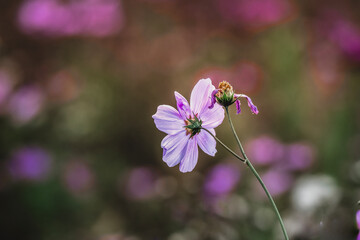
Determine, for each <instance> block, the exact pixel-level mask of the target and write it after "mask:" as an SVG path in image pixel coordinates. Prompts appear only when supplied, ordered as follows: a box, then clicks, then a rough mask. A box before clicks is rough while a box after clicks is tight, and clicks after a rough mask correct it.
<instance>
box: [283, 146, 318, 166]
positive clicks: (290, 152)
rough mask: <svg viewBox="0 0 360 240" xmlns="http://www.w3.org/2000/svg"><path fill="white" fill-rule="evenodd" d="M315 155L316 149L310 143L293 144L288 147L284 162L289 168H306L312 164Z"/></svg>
mask: <svg viewBox="0 0 360 240" xmlns="http://www.w3.org/2000/svg"><path fill="white" fill-rule="evenodd" d="M314 155H315V153H314V149H313V148H312V147H311V146H310V145H308V144H303V143H295V144H291V145H289V146H288V147H287V149H286V155H285V157H284V159H283V160H284V162H283V164H284V165H285V168H286V169H288V170H304V169H306V168H308V167H310V166H311V164H312V163H313V161H314Z"/></svg>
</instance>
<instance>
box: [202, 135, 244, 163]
mask: <svg viewBox="0 0 360 240" xmlns="http://www.w3.org/2000/svg"><path fill="white" fill-rule="evenodd" d="M201 129H203V130H205V131H207V132H208V133H209V134H210V135H211V136H212V137H213V138H214V139H215V140H216V141H217V142H218V143H220V145H221V146H223V147H224V148H225V149H226V150H228V151H229V152H230V153H231V154H232V155H233V156H234V157H236V158H237V159H239V160H240V161H242V162H245V159H243V158H242V157H240V156H239V155H237V154H236V153H235V152H234V151H233V150H231V149H230V148H229V147H228V146H226V145H225V144H224V143H223V142H222V141H221V140H220V139H218V138H217V137H216V136H215V135H214V134H212V133H211V132H210V131H209V130H207V129H206V128H201Z"/></svg>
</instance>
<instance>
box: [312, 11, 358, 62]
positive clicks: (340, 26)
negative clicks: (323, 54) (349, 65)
mask: <svg viewBox="0 0 360 240" xmlns="http://www.w3.org/2000/svg"><path fill="white" fill-rule="evenodd" d="M320 16H321V17H319V19H318V21H317V22H315V23H316V24H314V26H315V30H314V31H315V33H316V34H321V35H322V36H323V37H325V38H326V39H327V40H328V41H330V42H332V43H333V44H335V45H336V47H337V48H339V49H340V50H341V51H342V52H343V53H344V54H345V55H346V56H348V57H349V58H351V59H353V60H355V61H360V28H359V27H358V26H356V25H355V24H354V23H353V22H351V21H350V20H349V19H348V18H347V17H345V16H346V15H345V14H342V13H340V12H339V11H338V10H337V9H325V10H323V12H322V14H320Z"/></svg>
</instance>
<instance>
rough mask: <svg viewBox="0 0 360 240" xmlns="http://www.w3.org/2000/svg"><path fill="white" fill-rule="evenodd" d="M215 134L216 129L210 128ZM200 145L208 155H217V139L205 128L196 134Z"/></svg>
mask: <svg viewBox="0 0 360 240" xmlns="http://www.w3.org/2000/svg"><path fill="white" fill-rule="evenodd" d="M208 130H209V131H210V132H211V133H212V134H214V135H215V130H214V129H208ZM194 137H196V140H197V143H198V145H199V147H200V148H201V149H202V150H203V151H204V152H205V153H206V154H208V155H210V156H215V153H216V140H215V139H214V138H213V137H212V136H211V135H210V134H209V133H208V132H207V131H205V130H202V131H201V132H200V133H199V134H197V135H195V136H194Z"/></svg>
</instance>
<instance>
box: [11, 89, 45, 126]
mask: <svg viewBox="0 0 360 240" xmlns="http://www.w3.org/2000/svg"><path fill="white" fill-rule="evenodd" d="M43 103H44V96H43V93H42V91H41V90H40V89H39V88H37V87H34V86H27V87H23V88H21V89H19V90H18V91H17V92H15V93H14V94H13V95H12V96H11V97H10V100H9V103H8V106H7V110H8V112H9V114H10V115H11V117H12V118H13V119H14V121H15V122H17V123H26V122H28V121H30V120H31V119H33V118H34V117H35V116H36V115H37V114H38V113H39V112H40V110H41V108H42V106H43Z"/></svg>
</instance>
